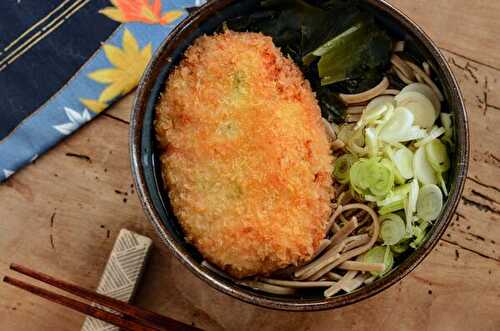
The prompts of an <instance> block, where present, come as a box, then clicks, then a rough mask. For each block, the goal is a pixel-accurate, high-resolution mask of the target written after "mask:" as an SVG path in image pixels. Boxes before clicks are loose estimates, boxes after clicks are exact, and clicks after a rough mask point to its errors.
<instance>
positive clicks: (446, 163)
mask: <svg viewBox="0 0 500 331" xmlns="http://www.w3.org/2000/svg"><path fill="white" fill-rule="evenodd" d="M425 153H426V154H425V155H426V157H427V160H428V161H429V163H430V165H431V166H432V168H433V169H434V170H435V171H436V172H438V173H443V172H446V171H448V169H450V158H449V157H448V152H447V150H446V146H445V144H443V143H442V142H441V141H439V140H437V139H435V140H433V141H432V142H430V143H428V144H427V145H425Z"/></svg>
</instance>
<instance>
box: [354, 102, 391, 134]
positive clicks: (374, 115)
mask: <svg viewBox="0 0 500 331" xmlns="http://www.w3.org/2000/svg"><path fill="white" fill-rule="evenodd" d="M382 98H384V99H382ZM386 98H391V99H392V100H388V99H387V100H386ZM393 100H394V97H387V96H382V97H378V98H375V99H373V100H372V101H370V103H369V104H368V105H367V106H366V108H365V110H364V111H363V113H362V114H361V119H360V120H359V121H358V123H357V124H356V128H359V127H362V126H365V125H368V124H375V123H376V121H378V120H380V118H381V117H382V116H383V115H385V114H387V113H388V112H391V111H392V110H393V109H394V106H393V104H394V103H393Z"/></svg>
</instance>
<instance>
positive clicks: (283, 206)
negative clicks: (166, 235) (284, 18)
mask: <svg viewBox="0 0 500 331" xmlns="http://www.w3.org/2000/svg"><path fill="white" fill-rule="evenodd" d="M155 129H156V136H157V140H158V141H159V144H160V146H161V149H162V151H161V153H162V154H161V163H162V170H163V179H164V181H165V183H166V185H167V189H168V192H169V198H170V201H171V204H172V207H173V209H174V212H175V215H176V216H177V218H178V220H179V222H180V224H181V225H182V228H183V229H184V232H185V235H186V237H187V239H188V240H189V241H190V242H191V243H193V244H194V245H195V246H196V248H197V249H198V250H199V251H200V252H201V253H202V254H203V256H204V257H205V258H206V259H207V260H208V261H209V262H211V263H213V264H215V265H217V266H218V267H220V268H221V269H223V270H226V271H227V272H228V273H230V274H231V275H233V276H235V277H239V278H241V277H246V276H251V275H256V274H269V273H271V272H273V271H275V270H278V269H281V268H284V267H287V266H289V265H297V264H301V263H303V262H305V261H307V260H308V259H310V258H311V256H312V255H313V253H314V252H315V250H316V249H317V248H318V245H319V242H320V240H321V239H323V238H324V235H325V226H326V223H327V220H328V217H329V215H330V213H331V199H332V198H333V188H332V178H331V173H332V157H331V153H330V145H329V141H328V137H327V134H326V132H325V129H324V126H323V123H322V122H321V114H320V109H319V106H318V103H317V101H316V99H315V96H314V93H313V92H312V90H311V87H310V85H309V83H308V82H307V81H306V80H305V79H304V77H303V75H302V73H301V72H300V70H299V69H298V67H297V66H296V65H295V64H294V63H293V61H292V60H290V59H288V58H285V57H284V56H283V55H282V54H281V52H280V50H279V49H278V48H276V47H275V46H274V44H273V42H272V39H271V38H270V37H266V36H264V35H262V34H259V33H248V32H245V33H238V32H231V31H226V32H224V33H221V34H218V35H214V36H203V37H200V38H199V39H197V40H196V41H195V43H194V44H193V45H192V46H191V47H190V48H189V49H188V50H187V51H186V53H185V58H184V59H183V60H182V61H181V63H180V64H179V65H178V67H177V68H176V69H175V70H174V71H173V72H172V73H171V74H170V77H169V79H168V82H167V86H166V88H165V91H164V93H163V95H162V97H161V100H160V102H159V104H158V106H157V113H156V122H155Z"/></svg>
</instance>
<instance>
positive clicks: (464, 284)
mask: <svg viewBox="0 0 500 331" xmlns="http://www.w3.org/2000/svg"><path fill="white" fill-rule="evenodd" d="M390 2H392V3H394V5H396V6H397V7H399V8H401V9H402V10H404V11H405V12H406V13H407V14H408V15H409V16H410V17H411V18H413V19H414V20H415V21H416V22H417V23H419V24H420V25H421V26H422V27H423V28H424V30H425V31H427V33H428V34H429V35H430V36H431V37H432V38H433V40H435V41H436V43H437V44H438V46H439V47H441V49H442V51H443V53H444V54H445V56H446V58H447V59H448V61H449V63H450V64H451V67H452V69H453V71H454V73H455V75H456V77H457V79H458V80H459V82H460V85H461V88H462V91H463V94H464V96H465V101H466V104H467V108H468V112H469V116H470V127H471V142H472V145H471V166H470V170H469V175H468V179H467V183H466V187H465V194H464V196H463V198H462V201H461V203H460V206H459V208H458V210H457V213H456V215H455V217H454V219H453V223H452V224H451V226H450V227H449V229H448V230H447V232H446V234H445V235H444V236H443V238H442V240H441V241H440V242H439V244H438V246H437V247H436V248H435V249H434V251H433V252H432V253H431V254H430V255H429V257H428V258H427V259H426V260H425V262H424V263H422V264H421V265H420V266H419V267H418V268H417V269H416V270H415V271H414V272H412V273H411V274H410V275H409V276H407V277H406V278H405V279H404V280H403V281H402V282H400V283H399V284H397V285H395V286H393V287H391V288H390V289H388V290H386V291H385V292H383V293H381V294H379V295H377V296H375V297H373V298H371V299H368V300H366V301H364V302H361V303H358V304H355V305H353V306H350V307H346V308H342V309H339V310H335V311H325V312H316V313H286V312H278V311H270V310H266V309H262V308H257V307H253V306H251V305H248V304H245V303H242V302H239V301H237V300H234V299H232V298H230V297H228V296H226V295H224V294H221V293H218V292H217V291H215V290H213V289H212V288H210V287H209V286H208V285H206V284H205V283H203V282H202V281H200V280H198V279H197V278H196V277H195V276H193V275H192V274H191V273H190V272H189V271H188V270H187V269H185V268H184V267H182V266H181V265H180V263H179V262H178V261H177V260H176V259H175V258H174V257H173V256H171V255H170V254H169V253H168V251H167V250H166V249H165V248H164V247H163V246H162V245H161V243H160V242H159V240H158V239H157V237H156V235H155V233H154V232H153V229H152V227H151V225H150V224H149V223H148V221H147V220H146V218H145V216H144V214H143V212H142V209H141V207H140V204H139V201H138V199H137V196H136V194H135V191H134V187H133V184H132V182H133V181H132V178H131V175H130V169H129V158H128V141H127V138H128V129H129V124H128V118H129V110H130V105H131V101H132V96H129V97H127V98H125V99H124V100H123V101H121V102H120V103H119V104H117V105H116V106H114V107H113V109H111V110H110V111H108V112H107V113H105V114H103V116H100V117H99V118H97V119H96V120H94V121H93V122H92V123H91V124H89V125H87V126H86V127H85V128H83V129H81V130H80V131H78V132H77V133H76V134H75V135H74V136H72V137H70V138H69V139H67V140H65V141H64V142H62V143H61V144H59V145H58V146H57V147H56V148H54V149H53V150H52V151H50V152H49V153H47V154H46V155H44V156H42V157H41V158H40V159H39V160H37V161H36V163H35V164H34V165H31V166H29V167H27V168H25V169H24V170H22V171H20V172H19V173H17V174H16V175H14V176H13V177H12V178H11V179H10V180H8V181H7V182H6V183H5V184H3V185H1V186H0V275H5V274H8V273H9V272H8V270H7V269H8V265H9V263H11V262H18V263H22V264H25V265H28V266H31V267H33V268H35V269H37V270H40V271H45V272H47V273H49V274H53V275H57V276H58V277H61V278H63V279H66V280H69V281H71V282H74V283H77V284H81V285H83V286H85V287H88V288H94V287H95V286H96V284H97V282H98V279H99V277H100V274H101V272H102V270H103V267H104V264H105V262H106V259H107V256H108V254H109V252H110V250H111V247H112V244H113V242H114V239H115V237H116V235H117V234H118V231H119V230H120V229H121V228H124V227H125V228H128V229H131V230H133V231H137V232H139V233H142V234H145V235H148V236H150V237H152V238H154V239H155V244H156V248H155V249H154V252H153V254H152V257H151V259H150V262H149V265H148V268H147V270H146V272H145V277H144V279H143V282H142V285H141V286H140V288H139V291H138V293H137V300H136V303H137V304H138V305H139V306H142V307H146V308H150V309H152V310H155V311H157V312H160V313H163V314H165V315H168V316H170V317H173V318H176V319H179V320H182V321H185V322H188V323H194V324H196V325H197V326H200V327H202V328H206V329H211V330H222V329H227V330H261V331H263V330H331V329H335V330H343V329H348V330H351V329H355V330H382V329H383V330H440V331H441V330H500V168H499V166H500V129H499V127H500V93H499V91H500V43H499V41H500V39H499V38H500V37H499V35H500V20H498V13H500V1H490V0H476V1H469V0H452V1H450V0H392V1H390ZM68 153H76V154H82V155H88V156H89V158H90V159H89V160H86V159H81V158H75V157H71V156H69V155H68ZM82 321H83V316H82V315H80V314H78V313H74V312H71V311H69V310H67V309H65V308H62V307H59V306H56V305H54V304H51V303H48V302H46V301H44V300H42V299H38V298H36V297H34V296H32V295H30V294H27V293H25V292H22V291H20V290H17V289H14V288H12V287H9V286H7V285H4V284H0V330H17V331H23V330H78V329H79V328H80V325H81V323H82Z"/></svg>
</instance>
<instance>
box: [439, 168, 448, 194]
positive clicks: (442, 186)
mask: <svg viewBox="0 0 500 331" xmlns="http://www.w3.org/2000/svg"><path fill="white" fill-rule="evenodd" d="M437 178H438V182H439V185H440V186H441V190H443V193H444V195H445V196H448V188H447V187H446V183H445V181H444V178H443V174H442V173H438V174H437Z"/></svg>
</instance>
